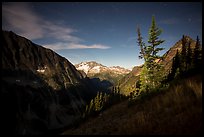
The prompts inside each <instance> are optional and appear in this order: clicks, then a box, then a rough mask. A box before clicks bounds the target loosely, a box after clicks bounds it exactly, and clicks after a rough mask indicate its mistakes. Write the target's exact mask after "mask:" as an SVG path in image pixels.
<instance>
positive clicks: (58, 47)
mask: <svg viewBox="0 0 204 137" xmlns="http://www.w3.org/2000/svg"><path fill="white" fill-rule="evenodd" d="M43 46H44V47H46V48H49V49H53V50H64V49H109V48H111V47H109V46H105V45H101V44H93V45H83V44H77V43H70V44H66V43H55V44H47V45H43Z"/></svg>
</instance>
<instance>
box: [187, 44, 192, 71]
mask: <svg viewBox="0 0 204 137" xmlns="http://www.w3.org/2000/svg"><path fill="white" fill-rule="evenodd" d="M191 65H192V49H191V42H189V43H188V47H187V55H186V66H187V70H189V69H191Z"/></svg>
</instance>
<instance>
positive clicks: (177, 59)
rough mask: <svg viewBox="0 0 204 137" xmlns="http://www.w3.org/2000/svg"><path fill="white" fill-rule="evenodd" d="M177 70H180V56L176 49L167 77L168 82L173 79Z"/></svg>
mask: <svg viewBox="0 0 204 137" xmlns="http://www.w3.org/2000/svg"><path fill="white" fill-rule="evenodd" d="M179 69H180V56H179V52H178V49H177V51H176V55H175V56H174V57H173V62H172V67H171V71H170V73H169V75H168V80H172V79H174V77H175V76H176V75H177V73H178V71H179Z"/></svg>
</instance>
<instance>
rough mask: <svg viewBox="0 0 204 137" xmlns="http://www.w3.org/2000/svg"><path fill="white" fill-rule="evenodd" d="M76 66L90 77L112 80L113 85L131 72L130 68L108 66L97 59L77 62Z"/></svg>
mask: <svg viewBox="0 0 204 137" xmlns="http://www.w3.org/2000/svg"><path fill="white" fill-rule="evenodd" d="M75 67H76V69H77V70H79V71H83V72H84V73H85V74H86V76H87V77H89V78H99V79H100V80H101V81H107V82H110V83H111V84H112V85H116V84H117V83H118V79H120V78H121V77H123V76H125V75H126V74H128V73H129V72H130V70H128V69H125V68H122V67H119V66H113V67H107V66H105V65H102V64H100V63H97V62H95V61H89V62H81V63H79V64H76V65H75ZM83 72H82V73H83ZM108 85H109V86H108V87H111V86H110V84H108Z"/></svg>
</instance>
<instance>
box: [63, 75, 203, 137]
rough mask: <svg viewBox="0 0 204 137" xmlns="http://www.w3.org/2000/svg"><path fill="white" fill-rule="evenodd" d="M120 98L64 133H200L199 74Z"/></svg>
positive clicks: (200, 89) (200, 80)
mask: <svg viewBox="0 0 204 137" xmlns="http://www.w3.org/2000/svg"><path fill="white" fill-rule="evenodd" d="M128 104H129V102H128V101H127V100H126V101H123V102H121V103H119V104H117V105H114V106H112V107H111V108H109V109H107V110H106V111H104V112H102V113H101V114H99V115H98V116H97V117H93V118H91V119H89V120H88V121H87V122H85V123H82V124H81V125H79V126H77V127H74V128H70V129H68V130H67V131H65V132H64V133H63V134H65V135H66V134H74V135H80V134H105V135H106V134H120V135H121V134H145V135H148V134H182V135H189V134H201V132H202V77H201V76H200V75H194V76H191V77H188V78H185V79H183V80H178V81H173V82H172V83H171V85H170V87H169V88H168V89H167V90H165V91H161V92H159V93H157V94H151V95H150V96H146V97H144V98H140V99H138V100H136V102H135V104H134V105H128Z"/></svg>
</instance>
